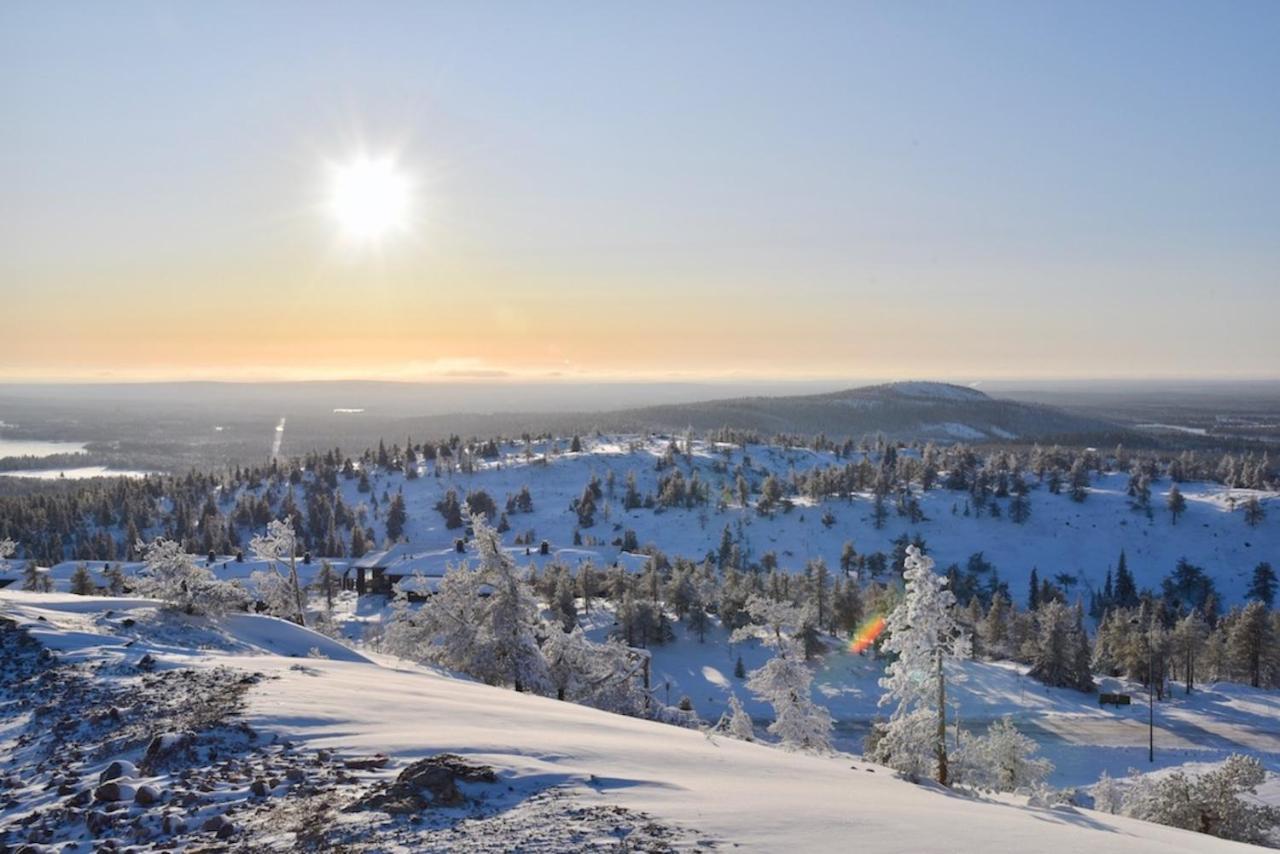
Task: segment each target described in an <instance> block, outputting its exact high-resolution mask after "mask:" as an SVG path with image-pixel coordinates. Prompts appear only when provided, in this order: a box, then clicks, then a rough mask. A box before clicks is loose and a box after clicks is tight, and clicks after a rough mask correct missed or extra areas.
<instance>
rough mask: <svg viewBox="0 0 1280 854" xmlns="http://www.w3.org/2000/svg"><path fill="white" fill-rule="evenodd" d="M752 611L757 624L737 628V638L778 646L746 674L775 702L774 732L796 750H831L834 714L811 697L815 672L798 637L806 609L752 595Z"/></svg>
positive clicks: (763, 696) (758, 691)
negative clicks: (752, 639)
mask: <svg viewBox="0 0 1280 854" xmlns="http://www.w3.org/2000/svg"><path fill="white" fill-rule="evenodd" d="M747 613H748V614H750V615H751V618H752V620H753V622H752V623H749V624H748V625H746V626H743V627H742V628H740V629H738V630H736V631H735V632H734V633H733V639H734V641H735V642H737V641H742V640H747V639H750V638H758V639H760V641H762V642H763V643H764V644H765V646H768V647H771V648H773V649H774V650H775V653H774V656H773V658H771V659H769V661H768V662H766V663H765V665H764V666H763V667H761V668H759V669H757V670H753V671H751V672H750V673H749V674H747V689H748V690H750V691H751V693H752V694H754V695H755V696H756V697H757V698H759V699H760V700H763V701H764V702H766V703H769V704H770V705H772V706H773V714H774V721H773V723H771V724H769V727H768V731H769V733H770V734H771V735H775V736H777V737H778V739H779V740H780V741H781V742H782V746H783V747H786V748H788V749H791V750H811V751H816V752H828V751H830V750H831V726H832V720H831V715H830V713H829V712H828V711H827V710H826V709H825V708H824V707H822V706H819V705H818V704H816V703H814V702H813V699H812V698H811V697H810V696H809V687H810V685H811V683H812V682H813V672H812V671H810V670H809V667H808V665H806V664H805V660H804V659H805V656H804V645H803V643H801V641H800V640H799V638H798V637H797V635H798V634H799V632H800V631H801V630H802V628H803V627H804V625H805V622H806V619H805V614H804V611H803V609H801V608H797V607H795V606H793V605H790V604H787V603H785V602H775V601H773V600H772V599H767V598H765V597H762V596H752V597H751V598H750V599H749V600H748V601H747Z"/></svg>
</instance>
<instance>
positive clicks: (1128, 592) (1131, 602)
mask: <svg viewBox="0 0 1280 854" xmlns="http://www.w3.org/2000/svg"><path fill="white" fill-rule="evenodd" d="M1115 604H1116V605H1118V606H1120V607H1121V608H1136V607H1137V606H1138V587H1137V585H1136V584H1135V583H1134V580H1133V574H1132V573H1130V572H1129V565H1128V563H1127V561H1126V560H1125V555H1124V550H1123V549H1121V550H1120V562H1119V563H1118V564H1117V565H1116V600H1115Z"/></svg>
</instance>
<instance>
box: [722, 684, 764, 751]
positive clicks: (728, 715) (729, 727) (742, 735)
mask: <svg viewBox="0 0 1280 854" xmlns="http://www.w3.org/2000/svg"><path fill="white" fill-rule="evenodd" d="M716 729H717V730H718V731H720V732H723V733H726V734H728V735H730V736H733V737H734V738H737V739H740V740H742V741H755V738H756V728H755V725H754V724H752V722H751V716H750V715H748V714H747V710H746V709H744V708H742V701H740V700H739V699H738V695H737V694H730V695H729V708H728V710H727V711H725V713H724V714H723V715H721V716H720V722H719V723H717V724H716Z"/></svg>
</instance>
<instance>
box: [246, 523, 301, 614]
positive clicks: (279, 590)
mask: <svg viewBox="0 0 1280 854" xmlns="http://www.w3.org/2000/svg"><path fill="white" fill-rule="evenodd" d="M249 550H250V551H252V552H253V556H254V557H255V558H257V559H258V560H261V561H266V564H267V567H268V568H269V569H270V572H268V573H262V572H255V573H254V574H253V583H254V586H255V587H256V588H257V590H258V595H259V597H261V599H262V601H263V602H265V603H266V605H267V609H268V610H269V611H270V612H271V613H272V614H275V615H277V616H281V617H289V618H291V619H293V620H294V621H295V622H297V624H298V625H300V626H305V625H306V624H307V617H306V614H307V605H306V601H307V600H306V594H305V593H304V592H303V590H302V585H301V584H300V583H299V582H298V559H297V551H298V538H297V535H296V534H295V533H294V530H293V520H292V519H285V520H283V521H281V520H279V519H273V520H271V522H270V523H269V524H268V525H267V531H266V533H265V534H259V535H258V536H256V537H254V538H253V539H252V540H250V541H249ZM283 564H288V566H289V577H288V578H285V577H284V575H283V574H282V573H281V572H280V566H281V565H283Z"/></svg>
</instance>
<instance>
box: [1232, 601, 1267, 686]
mask: <svg viewBox="0 0 1280 854" xmlns="http://www.w3.org/2000/svg"><path fill="white" fill-rule="evenodd" d="M1273 643H1275V638H1274V636H1273V629H1272V626H1271V621H1270V620H1269V619H1268V617H1267V609H1266V606H1265V605H1263V604H1262V603H1261V602H1258V601H1253V602H1250V603H1249V604H1248V605H1246V606H1245V607H1244V610H1242V611H1241V612H1240V613H1239V615H1238V616H1237V617H1236V619H1235V620H1234V622H1233V623H1232V625H1231V631H1230V633H1229V634H1228V636H1227V654H1228V655H1229V656H1230V657H1231V666H1232V668H1233V669H1235V670H1236V672H1238V673H1242V674H1244V675H1245V676H1246V677H1247V678H1248V679H1249V684H1250V685H1252V686H1253V687H1254V688H1260V687H1262V673H1263V667H1264V664H1265V663H1266V659H1267V656H1268V653H1269V652H1270V651H1271V646H1272V644H1273Z"/></svg>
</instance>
